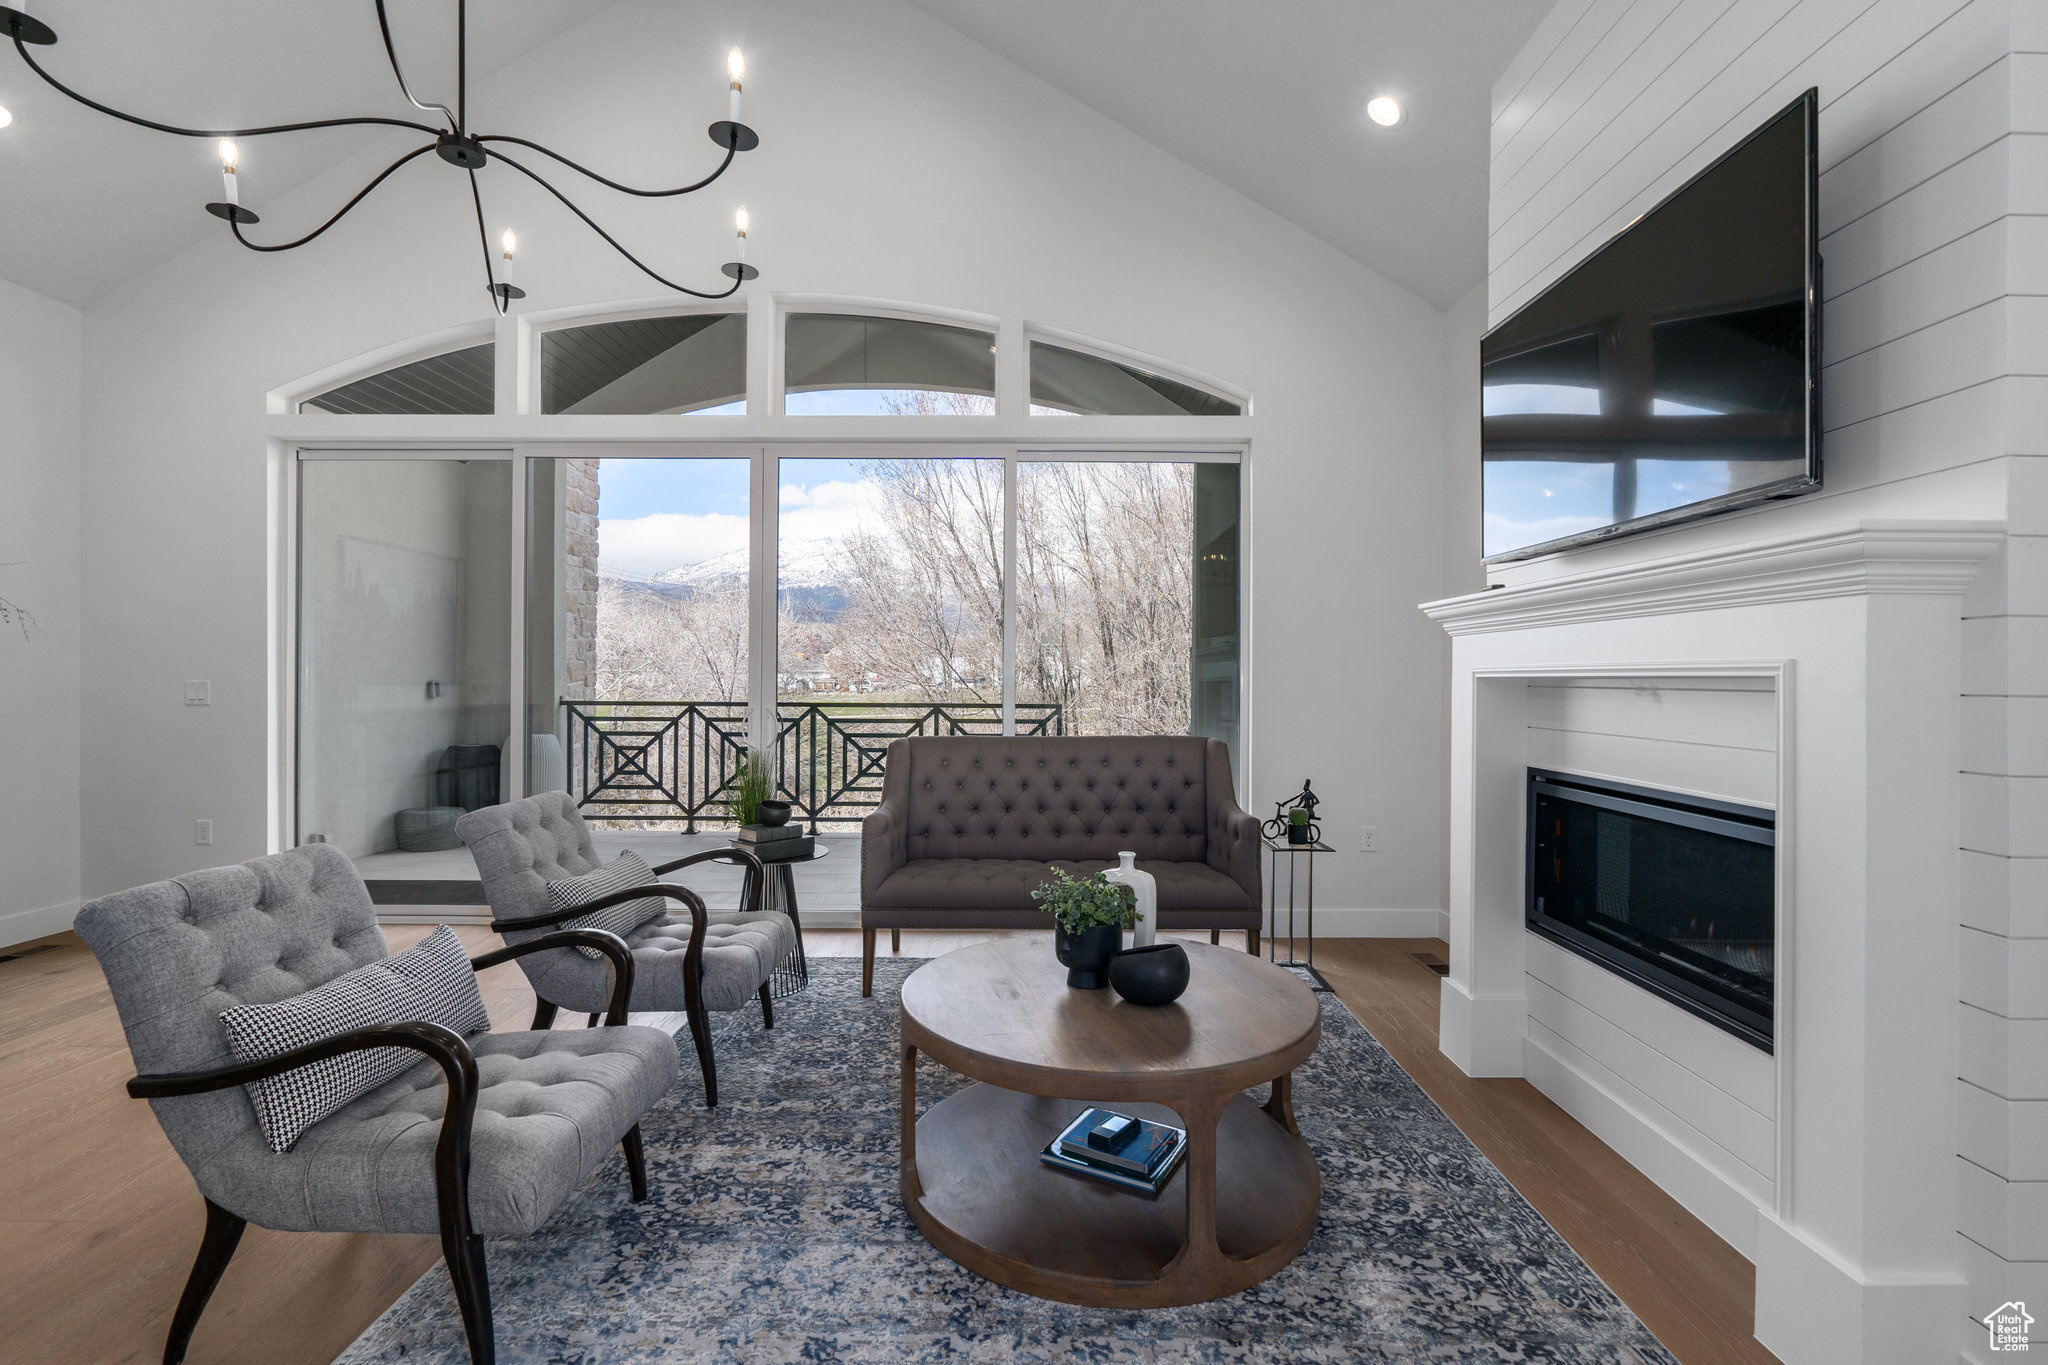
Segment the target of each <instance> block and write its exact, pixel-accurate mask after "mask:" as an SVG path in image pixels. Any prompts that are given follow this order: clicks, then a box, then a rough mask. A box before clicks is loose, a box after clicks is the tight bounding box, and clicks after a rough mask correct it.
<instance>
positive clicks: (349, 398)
mask: <svg viewBox="0 0 2048 1365" xmlns="http://www.w3.org/2000/svg"><path fill="white" fill-rule="evenodd" d="M497 357H498V347H497V344H496V343H495V342H489V341H486V342H485V343H484V344H483V345H481V346H469V347H466V348H464V349H463V350H460V351H449V352H447V353H446V354H445V355H434V356H428V357H427V358H426V359H425V360H414V361H411V362H409V363H407V364H404V365H395V366H393V367H392V368H391V369H388V370H382V371H379V372H378V373H376V374H371V375H365V376H363V377H362V378H361V379H355V380H351V381H349V382H348V383H346V384H342V385H338V386H337V387H335V388H331V389H329V390H327V391H326V392H325V393H319V394H315V395H314V396H313V397H311V398H308V399H306V400H305V401H304V402H302V403H300V404H299V411H300V412H337V413H357V414H395V415H398V416H407V417H410V416H436V415H440V416H474V415H477V414H480V413H488V412H490V411H491V410H492V407H493V406H494V402H495V399H496V396H497V374H496V366H497Z"/></svg>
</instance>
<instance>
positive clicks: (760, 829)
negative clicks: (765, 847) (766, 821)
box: [733, 825, 804, 844]
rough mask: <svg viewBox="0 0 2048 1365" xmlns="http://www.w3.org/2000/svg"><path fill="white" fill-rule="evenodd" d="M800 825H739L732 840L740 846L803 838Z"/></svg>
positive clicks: (802, 829)
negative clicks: (740, 844)
mask: <svg viewBox="0 0 2048 1365" xmlns="http://www.w3.org/2000/svg"><path fill="white" fill-rule="evenodd" d="M803 832H804V827H803V826H802V825H741V826H740V827H739V830H738V832H737V833H736V834H734V836H733V838H734V839H735V840H736V841H737V842H739V843H742V844H772V843H777V842H779V841H781V840H783V839H800V838H802V837H803Z"/></svg>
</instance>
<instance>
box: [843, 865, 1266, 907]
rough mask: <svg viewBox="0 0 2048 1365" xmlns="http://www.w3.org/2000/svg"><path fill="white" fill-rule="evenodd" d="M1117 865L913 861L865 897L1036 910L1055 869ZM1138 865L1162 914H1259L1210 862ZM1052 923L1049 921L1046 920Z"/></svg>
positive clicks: (879, 903)
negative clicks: (1155, 888) (1152, 882)
mask: <svg viewBox="0 0 2048 1365" xmlns="http://www.w3.org/2000/svg"><path fill="white" fill-rule="evenodd" d="M1111 866H1114V861H1113V860H1111V859H1106V858H1083V859H1078V860H1072V861H1070V860H1066V859H1056V860H1054V861H1053V862H1051V863H1047V862H1044V861H1042V860H1039V859H1035V858H913V859H911V860H910V861H909V862H908V863H906V864H904V865H903V866H902V867H900V868H898V869H897V870H896V871H894V872H892V873H890V874H889V875H888V876H887V877H886V878H884V879H883V881H882V884H881V886H880V887H879V888H878V889H877V890H876V891H874V892H871V893H869V894H868V895H867V896H866V897H864V899H863V908H871V909H876V910H969V909H971V910H1033V909H1036V908H1037V907H1036V906H1035V905H1034V904H1033V902H1032V900H1031V892H1032V889H1033V888H1034V887H1037V886H1038V885H1040V884H1041V883H1043V882H1044V881H1045V880H1046V878H1047V877H1048V876H1050V875H1051V870H1052V868H1054V867H1059V868H1063V869H1064V870H1065V871H1066V872H1068V873H1069V874H1070V875H1072V876H1075V877H1091V876H1093V875H1095V874H1096V873H1097V872H1100V871H1102V870H1103V869H1104V868H1106V867H1111ZM1138 866H1139V867H1141V868H1142V869H1144V870H1145V871H1147V872H1150V873H1151V874H1152V875H1153V877H1154V878H1155V879H1157V881H1158V883H1159V908H1160V909H1161V910H1256V909H1258V903H1257V901H1256V900H1255V899H1254V898H1253V897H1251V896H1250V895H1248V894H1247V893H1246V891H1245V889H1244V888H1243V887H1242V886H1240V885H1238V883H1237V881H1236V880H1235V879H1234V878H1231V877H1228V876H1225V875H1224V874H1223V873H1221V872H1218V871H1217V870H1216V869H1215V868H1213V867H1210V866H1209V865H1208V864H1207V863H1200V862H1156V861H1150V860H1147V859H1144V858H1140V859H1139V860H1138ZM1048 922H1050V921H1048Z"/></svg>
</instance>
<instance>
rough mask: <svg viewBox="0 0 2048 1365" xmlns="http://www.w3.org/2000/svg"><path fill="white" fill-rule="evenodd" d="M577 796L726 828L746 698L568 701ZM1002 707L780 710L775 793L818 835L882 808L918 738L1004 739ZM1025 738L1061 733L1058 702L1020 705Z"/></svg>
mask: <svg viewBox="0 0 2048 1365" xmlns="http://www.w3.org/2000/svg"><path fill="white" fill-rule="evenodd" d="M562 709H563V711H564V712H565V713H566V720H567V727H566V728H567V754H566V755H565V757H566V758H567V768H568V786H569V792H570V794H571V795H573V796H574V797H575V798H576V802H577V805H578V806H579V807H580V808H581V809H582V810H583V811H584V813H585V814H587V815H589V816H590V817H592V818H594V819H617V820H630V821H634V822H636V823H648V824H678V823H680V824H682V825H683V826H684V827H685V828H686V829H687V830H689V831H691V832H692V833H694V832H695V831H696V829H697V826H698V824H699V822H723V821H724V820H725V819H726V818H727V816H726V811H727V806H728V803H729V802H730V801H731V799H732V788H733V778H734V776H735V774H736V773H737V771H738V769H739V766H740V762H741V760H742V759H743V758H745V756H746V752H747V747H748V735H747V707H746V703H744V702H736V701H565V702H563V703H562ZM1002 728H1003V709H1002V707H1001V706H1000V705H998V704H996V703H994V702H860V701H821V702H783V703H781V704H779V705H778V706H777V707H776V708H775V729H776V733H775V748H774V755H773V757H774V761H775V766H776V782H775V785H776V795H777V796H780V797H782V798H783V799H784V800H786V801H788V802H789V803H790V804H791V805H793V806H794V807H795V808H796V811H797V813H798V815H799V817H800V818H801V819H803V820H804V821H805V822H806V823H808V824H809V825H810V826H811V827H812V828H813V829H814V830H815V829H816V828H818V827H819V826H820V825H827V824H853V823H857V822H858V821H859V820H860V819H861V817H862V816H864V815H866V814H867V812H868V811H869V810H872V809H873V808H874V807H875V806H877V805H879V804H880V803H881V799H882V764H883V761H884V759H885V758H886V757H887V754H888V751H889V744H890V742H891V741H892V740H897V739H902V738H904V737H906V736H909V735H994V734H1001V733H1002ZM1017 733H1018V734H1020V735H1063V734H1065V733H1066V719H1065V715H1064V713H1063V712H1062V710H1061V708H1060V706H1059V705H1058V703H1056V702H1019V703H1018V704H1017Z"/></svg>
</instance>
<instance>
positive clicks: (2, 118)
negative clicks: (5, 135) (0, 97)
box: [0, 104, 14, 128]
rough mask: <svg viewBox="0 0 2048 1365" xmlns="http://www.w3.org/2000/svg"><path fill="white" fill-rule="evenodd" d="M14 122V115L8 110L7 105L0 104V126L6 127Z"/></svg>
mask: <svg viewBox="0 0 2048 1365" xmlns="http://www.w3.org/2000/svg"><path fill="white" fill-rule="evenodd" d="M12 122H14V115H13V114H12V113H10V112H9V111H8V108H7V106H6V105H4V104H0V128H5V127H6V126H7V125H8V124H10V123H12Z"/></svg>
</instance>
